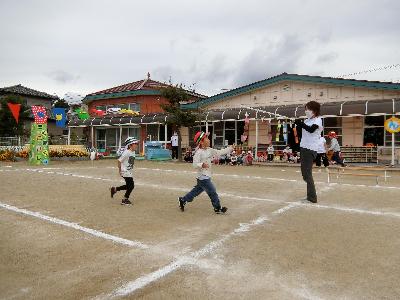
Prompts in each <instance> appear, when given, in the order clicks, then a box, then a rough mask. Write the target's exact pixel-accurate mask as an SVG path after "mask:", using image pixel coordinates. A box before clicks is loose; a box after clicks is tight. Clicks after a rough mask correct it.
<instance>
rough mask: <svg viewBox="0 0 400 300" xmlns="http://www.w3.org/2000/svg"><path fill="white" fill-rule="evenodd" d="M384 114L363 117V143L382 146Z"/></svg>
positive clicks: (383, 139) (383, 140)
mask: <svg viewBox="0 0 400 300" xmlns="http://www.w3.org/2000/svg"><path fill="white" fill-rule="evenodd" d="M384 123H385V116H366V117H365V118H364V145H365V144H374V145H375V146H383V145H384V142H385V129H384Z"/></svg>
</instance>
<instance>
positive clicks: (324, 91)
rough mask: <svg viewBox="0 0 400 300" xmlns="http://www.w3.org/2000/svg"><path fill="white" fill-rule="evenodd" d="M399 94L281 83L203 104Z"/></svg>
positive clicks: (256, 103)
mask: <svg viewBox="0 0 400 300" xmlns="http://www.w3.org/2000/svg"><path fill="white" fill-rule="evenodd" d="M398 97H400V92H399V91H397V92H396V91H386V90H376V89H367V88H352V87H339V86H333V85H321V84H310V83H302V82H294V81H290V82H289V81H288V82H281V83H277V84H274V85H271V86H268V87H265V88H262V89H259V90H255V91H252V92H251V93H247V94H244V95H239V96H236V97H231V98H227V99H224V100H221V101H217V102H215V103H212V104H210V105H208V106H204V107H202V108H203V109H205V110H211V109H224V108H238V107H242V106H251V107H257V106H266V105H271V106H272V105H288V104H302V103H307V102H308V101H311V100H315V101H318V102H320V103H325V102H338V101H357V100H375V99H392V98H398Z"/></svg>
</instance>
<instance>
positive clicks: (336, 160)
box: [332, 151, 344, 167]
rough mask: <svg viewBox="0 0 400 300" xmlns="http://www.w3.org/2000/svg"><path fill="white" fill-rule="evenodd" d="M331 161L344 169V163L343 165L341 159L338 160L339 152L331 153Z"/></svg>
mask: <svg viewBox="0 0 400 300" xmlns="http://www.w3.org/2000/svg"><path fill="white" fill-rule="evenodd" d="M332 160H333V161H335V162H336V163H337V164H338V165H341V166H342V167H344V163H343V161H342V159H341V158H340V153H339V151H336V152H334V153H333V156H332Z"/></svg>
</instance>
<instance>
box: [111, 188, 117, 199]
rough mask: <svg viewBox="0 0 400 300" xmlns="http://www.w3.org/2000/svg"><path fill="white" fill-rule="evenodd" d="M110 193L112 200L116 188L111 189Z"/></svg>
mask: <svg viewBox="0 0 400 300" xmlns="http://www.w3.org/2000/svg"><path fill="white" fill-rule="evenodd" d="M110 192H111V198H113V197H114V195H115V193H116V192H117V189H116V187H115V186H113V187H111V189H110Z"/></svg>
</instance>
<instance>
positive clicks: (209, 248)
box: [96, 203, 299, 299]
mask: <svg viewBox="0 0 400 300" xmlns="http://www.w3.org/2000/svg"><path fill="white" fill-rule="evenodd" d="M297 206H299V203H291V204H289V205H286V206H285V207H282V208H280V209H278V210H276V211H274V212H272V213H271V215H279V214H282V213H284V212H286V211H288V210H289V209H291V208H293V207H297ZM267 220H269V219H268V217H267V216H260V217H258V218H257V219H255V220H253V221H251V222H249V223H240V224H239V227H238V228H236V229H234V230H233V231H231V232H230V233H228V234H225V235H223V236H222V237H221V238H220V239H218V240H216V241H212V242H210V243H208V244H207V245H206V246H204V247H203V248H201V249H200V250H198V251H196V252H193V253H189V254H187V255H186V256H184V257H181V258H178V259H177V260H175V261H173V262H172V263H170V264H168V265H166V266H165V267H162V268H161V269H158V270H157V271H154V272H152V273H149V274H147V275H144V276H142V277H139V278H138V279H136V280H133V281H131V282H128V283H127V284H124V285H123V286H121V287H120V288H118V289H116V290H115V291H113V292H111V293H110V294H108V295H106V296H98V297H96V299H110V298H115V297H123V296H127V295H129V294H132V293H133V292H135V291H137V290H139V289H141V288H143V287H145V286H147V285H149V284H150V283H152V282H155V281H157V280H159V279H161V278H163V277H165V276H166V275H168V274H170V273H172V272H174V271H175V270H177V269H179V268H181V267H183V266H184V265H189V264H196V262H197V260H198V259H199V258H201V257H202V256H205V255H207V254H210V253H212V252H213V251H214V250H216V249H217V248H218V247H220V246H222V244H223V243H225V242H226V241H227V240H229V239H230V238H232V237H233V236H235V235H239V234H241V235H242V234H244V232H248V231H250V230H251V229H252V228H254V227H256V226H259V225H262V224H263V223H265V222H266V221H267Z"/></svg>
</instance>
